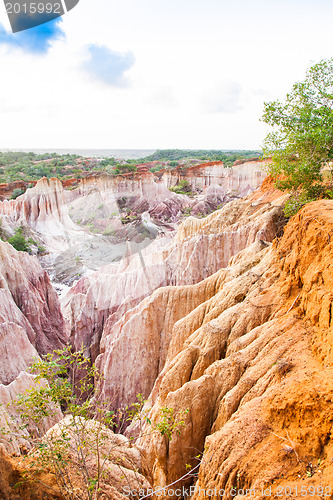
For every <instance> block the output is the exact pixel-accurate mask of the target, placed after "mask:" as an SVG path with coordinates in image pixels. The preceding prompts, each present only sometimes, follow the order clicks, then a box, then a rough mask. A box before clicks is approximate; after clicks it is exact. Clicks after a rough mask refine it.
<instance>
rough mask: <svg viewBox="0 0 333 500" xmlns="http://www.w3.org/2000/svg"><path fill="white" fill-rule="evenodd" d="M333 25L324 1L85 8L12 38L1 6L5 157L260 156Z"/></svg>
mask: <svg viewBox="0 0 333 500" xmlns="http://www.w3.org/2000/svg"><path fill="white" fill-rule="evenodd" d="M332 23H333V2H332V1H331V0H316V2H314V1H313V0H278V1H277V0H251V1H249V0H232V1H231V0H140V1H139V0H121V1H116V0H80V2H79V3H78V5H77V6H76V7H75V8H73V9H72V10H71V11H70V12H68V13H67V14H65V15H64V16H63V17H61V18H58V19H56V20H53V21H51V22H49V23H47V24H44V25H42V26H39V27H36V28H31V29H29V30H26V31H22V32H19V33H15V34H13V33H11V30H10V25H9V22H8V19H7V15H6V12H5V7H4V3H3V2H1V0H0V116H1V119H0V148H2V149H3V148H7V149H25V148H49V149H52V148H54V149H56V148H69V149H73V148H78V149H79V148H84V149H90V148H91V149H93V148H96V149H102V148H103V149H120V148H123V149H128V148H131V149H144V148H147V149H157V148H159V149H162V148H163V149H164V148H183V149H258V148H260V147H261V146H262V143H263V140H264V137H265V135H266V134H267V133H268V131H269V129H268V128H267V125H265V124H263V123H262V122H260V117H261V116H262V113H263V106H264V102H265V101H270V100H275V99H282V100H283V98H284V96H285V94H286V93H287V92H288V91H289V90H290V89H291V87H292V85H293V83H294V82H296V81H299V80H302V79H304V77H305V72H306V69H307V68H309V67H310V66H311V65H312V64H314V63H316V62H319V61H320V60H322V59H327V58H330V57H333V39H332Z"/></svg>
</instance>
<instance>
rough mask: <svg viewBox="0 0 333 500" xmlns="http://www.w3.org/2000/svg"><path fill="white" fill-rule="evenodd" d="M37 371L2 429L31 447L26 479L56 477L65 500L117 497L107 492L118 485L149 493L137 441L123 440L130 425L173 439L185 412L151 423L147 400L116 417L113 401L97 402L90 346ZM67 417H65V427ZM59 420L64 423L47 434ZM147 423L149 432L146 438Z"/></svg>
mask: <svg viewBox="0 0 333 500" xmlns="http://www.w3.org/2000/svg"><path fill="white" fill-rule="evenodd" d="M30 371H31V373H32V374H34V375H35V378H34V385H32V386H31V387H30V388H29V389H27V390H26V391H25V392H24V393H23V394H19V395H18V396H17V397H16V398H15V399H14V400H13V401H12V402H10V403H9V404H8V405H7V407H8V408H10V411H9V415H10V419H11V420H10V422H9V423H10V425H8V428H0V434H1V433H3V434H5V435H7V436H9V438H10V440H13V439H15V438H16V437H20V438H21V437H24V438H25V439H26V441H27V442H28V443H29V446H30V448H32V449H31V451H30V453H29V455H28V456H26V457H25V459H26V464H27V465H26V474H25V478H26V480H34V479H35V480H38V477H39V473H40V471H43V470H44V471H45V470H46V471H49V472H51V473H52V474H53V475H54V477H55V480H56V483H57V485H58V488H59V490H60V491H61V493H62V495H63V497H64V498H65V499H66V500H98V499H100V498H110V497H109V496H108V495H107V494H106V493H105V488H106V489H107V486H108V484H110V483H111V485H112V481H114V484H115V485H116V484H117V483H119V484H120V486H122V487H123V490H125V488H127V490H128V491H131V490H136V489H138V490H140V491H144V490H145V489H146V487H147V486H149V484H148V483H147V482H146V480H145V479H144V477H143V476H142V475H141V474H140V473H139V470H138V466H139V462H140V460H138V450H136V451H135V450H133V445H134V444H135V441H136V437H135V436H133V435H132V436H131V437H130V438H125V436H122V435H120V434H118V433H119V432H121V430H122V428H123V426H124V424H127V425H128V424H129V423H131V422H134V421H136V422H137V424H138V425H137V427H138V432H139V434H138V436H137V437H139V436H140V437H145V436H148V435H149V434H151V433H153V432H158V433H160V434H161V435H163V436H164V437H165V439H168V440H171V439H172V436H173V433H180V428H181V427H182V426H184V425H185V423H184V421H183V420H182V419H181V418H182V412H178V414H177V416H176V415H175V414H174V409H173V408H169V407H164V408H161V409H160V412H159V416H158V421H157V422H152V421H151V420H150V419H149V418H148V412H149V410H145V409H144V405H145V403H146V401H145V399H144V398H143V396H142V395H141V394H138V396H137V401H136V402H134V403H132V404H131V405H130V406H126V407H124V408H121V409H119V410H118V411H117V412H114V411H110V410H109V408H108V407H109V403H110V401H106V402H104V403H103V402H101V401H98V400H97V399H95V398H93V395H94V391H95V388H96V385H97V386H98V384H99V383H100V382H101V380H102V379H101V375H100V374H99V372H98V370H97V369H96V367H95V365H90V363H89V362H87V360H86V358H85V356H84V348H83V347H82V349H80V350H79V351H76V352H74V351H73V350H72V348H71V347H70V346H68V347H66V348H64V349H62V350H56V351H54V352H53V353H49V354H47V355H46V356H44V357H43V358H42V359H36V360H35V361H34V362H33V364H32V365H31V367H30ZM60 410H61V412H62V415H63V416H64V418H63V419H61V420H60V421H59V418H60V417H61V413H60ZM184 413H187V412H184ZM52 419H53V420H58V421H59V422H58V424H57V425H55V426H54V427H52V428H51V429H49V430H48V428H49V425H48V424H49V423H50V420H52ZM145 422H147V423H148V424H149V428H150V432H148V433H145V434H142V432H141V431H142V426H143V423H145ZM114 431H115V432H114ZM190 472H192V471H190ZM112 498H113V497H112Z"/></svg>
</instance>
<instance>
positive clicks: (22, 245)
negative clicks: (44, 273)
mask: <svg viewBox="0 0 333 500" xmlns="http://www.w3.org/2000/svg"><path fill="white" fill-rule="evenodd" d="M8 243H10V244H11V245H12V246H13V247H14V248H15V250H17V251H18V252H29V250H30V245H29V243H28V241H27V240H26V239H25V237H24V236H23V234H22V228H19V229H17V230H16V231H15V234H14V236H11V237H10V238H8Z"/></svg>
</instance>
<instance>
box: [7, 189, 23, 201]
mask: <svg viewBox="0 0 333 500" xmlns="http://www.w3.org/2000/svg"><path fill="white" fill-rule="evenodd" d="M24 193H25V190H24V189H20V188H15V189H14V191H13V192H12V195H11V197H10V199H11V200H16V198H18V197H19V196H21V194H24Z"/></svg>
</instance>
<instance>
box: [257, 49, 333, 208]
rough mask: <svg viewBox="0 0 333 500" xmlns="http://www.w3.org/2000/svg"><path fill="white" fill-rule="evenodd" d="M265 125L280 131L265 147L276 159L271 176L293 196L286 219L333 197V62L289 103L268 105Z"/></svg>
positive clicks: (312, 74) (299, 86) (297, 88)
mask: <svg viewBox="0 0 333 500" xmlns="http://www.w3.org/2000/svg"><path fill="white" fill-rule="evenodd" d="M262 121H264V122H265V123H267V124H269V125H271V126H272V127H274V130H273V132H271V133H269V134H268V135H267V137H266V139H265V143H264V153H265V155H266V156H272V159H273V163H272V164H271V165H270V166H269V168H268V169H269V173H270V174H271V175H272V176H273V178H274V179H275V181H276V186H277V187H278V188H279V189H282V190H291V191H292V193H293V196H292V197H291V200H290V201H289V202H288V204H287V207H286V215H292V214H293V213H295V212H296V211H297V210H298V209H299V208H300V207H301V206H302V205H304V204H305V203H307V202H309V201H312V200H315V199H318V198H333V183H332V181H333V175H332V174H333V171H332V167H331V166H330V165H331V162H332V161H333V58H332V59H329V60H322V61H320V62H319V63H318V64H315V65H314V66H312V67H311V68H310V69H309V70H308V71H307V73H306V78H305V80H304V81H303V82H296V83H295V84H294V85H293V88H292V90H291V92H289V93H288V94H287V96H286V98H285V102H284V103H281V102H280V101H278V100H276V101H272V102H266V103H265V109H264V114H263V117H262ZM324 168H325V169H326V172H327V175H326V177H325V174H324V173H323V169H324Z"/></svg>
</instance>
